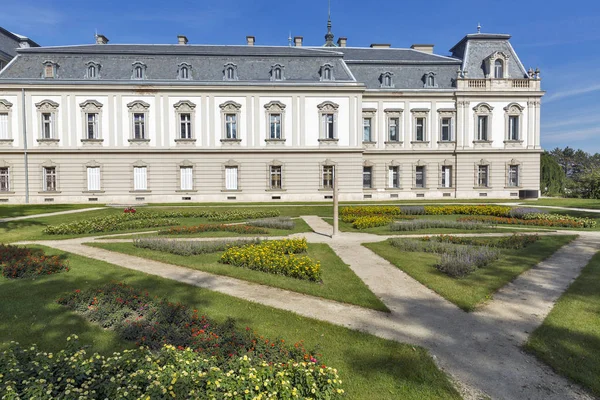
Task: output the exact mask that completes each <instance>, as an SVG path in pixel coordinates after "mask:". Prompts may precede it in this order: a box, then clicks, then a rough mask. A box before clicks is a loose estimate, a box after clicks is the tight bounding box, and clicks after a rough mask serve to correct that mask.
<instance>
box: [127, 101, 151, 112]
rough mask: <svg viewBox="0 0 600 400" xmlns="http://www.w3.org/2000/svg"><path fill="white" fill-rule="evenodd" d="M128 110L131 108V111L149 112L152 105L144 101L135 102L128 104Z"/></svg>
mask: <svg viewBox="0 0 600 400" xmlns="http://www.w3.org/2000/svg"><path fill="white" fill-rule="evenodd" d="M127 108H129V109H130V110H131V111H148V109H149V108H150V104H148V103H146V102H145V101H142V100H135V101H132V102H131V103H129V104H127Z"/></svg>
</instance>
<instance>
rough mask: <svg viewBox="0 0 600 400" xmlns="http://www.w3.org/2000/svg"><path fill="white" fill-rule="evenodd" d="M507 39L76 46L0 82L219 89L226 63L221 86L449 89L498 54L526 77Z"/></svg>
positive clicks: (19, 67) (31, 56)
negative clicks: (326, 76)
mask: <svg viewBox="0 0 600 400" xmlns="http://www.w3.org/2000/svg"><path fill="white" fill-rule="evenodd" d="M509 39H510V35H490V34H472V35H467V36H465V37H464V38H463V39H462V40H461V41H460V42H459V43H458V44H457V45H456V46H454V47H453V48H452V49H451V50H450V51H451V53H452V54H451V55H450V56H441V55H437V54H430V53H427V52H423V51H418V50H414V49H398V48H356V47H326V48H324V47H287V46H209V45H147V44H141V45H127V44H116V45H115V44H104V45H102V44H94V45H80V46H58V47H37V48H24V49H18V50H17V53H18V56H17V58H16V59H15V60H14V61H13V63H12V64H10V65H9V66H8V67H7V68H5V69H4V70H3V71H2V73H0V82H43V83H44V84H50V85H51V84H58V83H69V82H71V83H80V82H82V81H86V82H87V83H92V82H93V83H94V84H99V85H100V84H102V83H123V84H134V85H135V84H142V85H143V84H154V85H159V84H168V85H178V84H181V85H188V84H217V83H221V84H223V83H224V81H223V75H224V68H225V65H226V64H228V63H232V64H234V65H235V67H236V69H237V78H238V79H237V80H236V81H233V82H225V84H230V83H232V84H246V85H252V84H272V85H280V84H286V83H288V84H290V83H291V84H311V85H313V84H316V85H320V84H332V82H321V76H320V72H321V67H322V66H323V65H325V64H329V65H331V66H332V67H333V77H334V82H333V84H354V85H357V84H358V85H364V86H366V88H367V89H373V90H378V89H382V90H394V89H395V90H403V89H424V90H434V89H447V90H448V89H450V90H451V89H454V88H455V87H456V82H455V80H456V78H457V76H458V71H459V70H466V71H467V72H468V77H469V78H484V77H485V74H486V71H485V70H484V68H483V65H484V63H485V60H486V59H487V58H488V57H490V55H492V54H494V53H495V52H502V53H503V54H506V55H507V56H508V58H509V62H508V70H507V71H508V77H509V78H523V77H526V76H527V72H526V71H525V69H524V67H523V65H522V64H521V62H520V61H519V58H518V57H517V55H516V53H515V51H514V49H513V48H512V46H511V45H510V43H509ZM47 61H51V62H53V63H56V65H57V70H56V71H57V72H56V77H55V78H53V79H44V78H43V77H42V72H43V65H44V63H45V62H47ZM89 62H94V63H97V64H99V65H100V72H99V78H98V79H94V80H90V79H86V64H87V63H89ZM136 62H140V63H143V64H144V65H145V66H146V78H145V79H143V80H133V79H132V71H133V64H134V63H136ZM182 63H186V64H189V65H191V66H192V70H191V79H190V80H178V79H177V71H178V66H179V65H180V64H182ZM275 64H280V65H282V66H283V67H284V70H283V76H284V80H283V81H277V82H271V69H272V67H273V66H274V65H275ZM385 73H390V74H391V76H392V80H393V85H392V88H382V87H381V77H382V75H383V74H385ZM427 74H433V75H434V77H435V87H434V88H427V87H425V77H426V76H427Z"/></svg>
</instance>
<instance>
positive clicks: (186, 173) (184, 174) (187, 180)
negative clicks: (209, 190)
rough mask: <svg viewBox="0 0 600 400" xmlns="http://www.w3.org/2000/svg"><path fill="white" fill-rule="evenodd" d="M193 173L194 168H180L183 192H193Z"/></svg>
mask: <svg viewBox="0 0 600 400" xmlns="http://www.w3.org/2000/svg"><path fill="white" fill-rule="evenodd" d="M193 171H194V170H193V168H192V167H181V168H179V174H180V188H181V190H192V189H193V188H194V181H193Z"/></svg>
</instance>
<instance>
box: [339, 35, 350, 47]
mask: <svg viewBox="0 0 600 400" xmlns="http://www.w3.org/2000/svg"><path fill="white" fill-rule="evenodd" d="M347 42H348V38H345V37H340V38H338V41H337V44H338V46H339V47H346V43H347Z"/></svg>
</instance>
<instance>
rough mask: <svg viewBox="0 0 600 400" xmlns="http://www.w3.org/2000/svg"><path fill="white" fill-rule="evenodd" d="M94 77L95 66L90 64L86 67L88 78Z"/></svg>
mask: <svg viewBox="0 0 600 400" xmlns="http://www.w3.org/2000/svg"><path fill="white" fill-rule="evenodd" d="M95 77H96V66H95V65H90V66H89V67H88V78H95Z"/></svg>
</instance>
